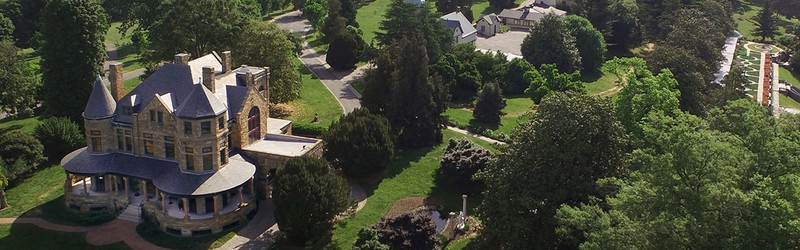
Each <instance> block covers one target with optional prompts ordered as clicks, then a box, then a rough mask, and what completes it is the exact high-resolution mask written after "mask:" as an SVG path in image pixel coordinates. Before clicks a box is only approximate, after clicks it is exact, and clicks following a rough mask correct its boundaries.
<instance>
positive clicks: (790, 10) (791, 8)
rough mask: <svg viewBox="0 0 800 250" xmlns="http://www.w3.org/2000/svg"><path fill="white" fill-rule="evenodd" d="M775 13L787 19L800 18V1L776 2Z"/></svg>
mask: <svg viewBox="0 0 800 250" xmlns="http://www.w3.org/2000/svg"><path fill="white" fill-rule="evenodd" d="M774 6H775V11H777V12H778V13H780V14H781V15H784V16H786V17H794V18H800V1H798V0H775V3H774Z"/></svg>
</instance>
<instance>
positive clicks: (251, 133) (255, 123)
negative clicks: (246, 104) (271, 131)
mask: <svg viewBox="0 0 800 250" xmlns="http://www.w3.org/2000/svg"><path fill="white" fill-rule="evenodd" d="M247 131H248V132H247V135H248V138H250V142H254V141H257V140H259V139H261V111H260V110H259V109H258V107H253V108H251V109H250V113H248V115H247Z"/></svg>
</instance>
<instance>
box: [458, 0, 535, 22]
mask: <svg viewBox="0 0 800 250" xmlns="http://www.w3.org/2000/svg"><path fill="white" fill-rule="evenodd" d="M522 2H524V0H514V4H513V6H514V7H516V6H519V5H520V4H522ZM471 9H472V21H473V22H477V21H478V18H479V17H480V16H481V15H488V14H492V13H494V14H500V12H501V11H503V9H497V8H495V7H492V6H491V5H489V1H485V0H484V1H481V0H479V1H476V2H475V3H473V4H472V8H471Z"/></svg>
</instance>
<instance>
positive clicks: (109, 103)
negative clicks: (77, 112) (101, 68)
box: [83, 76, 117, 119]
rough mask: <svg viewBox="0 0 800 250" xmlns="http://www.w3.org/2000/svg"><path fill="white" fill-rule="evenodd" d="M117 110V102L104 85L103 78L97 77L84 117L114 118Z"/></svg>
mask: <svg viewBox="0 0 800 250" xmlns="http://www.w3.org/2000/svg"><path fill="white" fill-rule="evenodd" d="M116 109H117V102H116V101H115V100H114V97H112V96H111V92H110V91H108V89H107V88H106V87H105V85H104V84H103V78H101V77H100V76H97V80H96V81H95V82H94V87H93V88H92V94H91V95H90V96H89V101H88V102H87V103H86V108H84V109H83V117H84V118H86V119H104V118H109V117H112V116H114V111H115V110H116Z"/></svg>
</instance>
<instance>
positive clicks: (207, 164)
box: [203, 154, 214, 171]
mask: <svg viewBox="0 0 800 250" xmlns="http://www.w3.org/2000/svg"><path fill="white" fill-rule="evenodd" d="M212 169H214V160H213V158H212V157H211V155H210V154H207V155H203V171H208V170H212Z"/></svg>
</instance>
